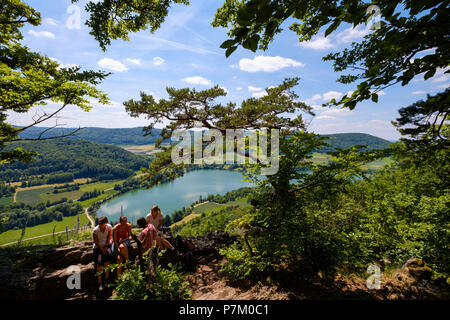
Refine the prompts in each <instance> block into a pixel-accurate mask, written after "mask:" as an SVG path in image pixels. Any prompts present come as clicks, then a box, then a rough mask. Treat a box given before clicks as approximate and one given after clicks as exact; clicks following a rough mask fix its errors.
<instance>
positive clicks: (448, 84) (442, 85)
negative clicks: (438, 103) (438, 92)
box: [436, 83, 450, 89]
mask: <svg viewBox="0 0 450 320" xmlns="http://www.w3.org/2000/svg"><path fill="white" fill-rule="evenodd" d="M449 87H450V83H444V84H440V85H438V86H436V89H447V88H449Z"/></svg>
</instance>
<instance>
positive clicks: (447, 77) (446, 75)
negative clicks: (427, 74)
mask: <svg viewBox="0 0 450 320" xmlns="http://www.w3.org/2000/svg"><path fill="white" fill-rule="evenodd" d="M449 79H450V77H449V75H448V74H444V75H442V76H439V77H437V78H434V79H433V80H432V81H431V82H445V81H447V80H449Z"/></svg>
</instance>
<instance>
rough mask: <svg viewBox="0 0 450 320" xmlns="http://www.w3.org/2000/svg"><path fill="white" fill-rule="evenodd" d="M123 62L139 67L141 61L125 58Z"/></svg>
mask: <svg viewBox="0 0 450 320" xmlns="http://www.w3.org/2000/svg"><path fill="white" fill-rule="evenodd" d="M125 61H126V62H129V63H133V64H136V65H140V64H141V59H131V58H126V59H125Z"/></svg>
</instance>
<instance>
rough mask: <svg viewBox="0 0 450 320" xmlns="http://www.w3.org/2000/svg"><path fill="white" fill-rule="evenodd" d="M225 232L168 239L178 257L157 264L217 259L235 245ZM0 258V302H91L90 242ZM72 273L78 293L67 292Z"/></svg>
mask: <svg viewBox="0 0 450 320" xmlns="http://www.w3.org/2000/svg"><path fill="white" fill-rule="evenodd" d="M234 240H235V239H234V238H233V237H230V236H229V235H228V234H227V233H226V232H223V231H215V232H211V233H209V234H208V235H206V236H199V237H185V238H179V239H178V241H175V239H173V238H171V237H170V236H169V241H171V242H172V243H173V244H174V245H175V246H176V247H178V248H177V249H179V251H180V254H178V255H176V254H173V253H170V252H167V253H166V254H165V255H163V256H162V257H160V258H159V264H161V265H167V264H169V263H176V262H182V263H183V265H184V258H185V257H186V256H187V255H188V256H191V257H193V262H194V263H195V264H197V263H206V262H209V261H212V260H214V259H216V258H217V257H220V255H219V250H220V248H223V247H224V246H227V245H230V244H231V243H232V242H234ZM0 255H3V256H0V299H67V298H70V297H73V296H75V295H77V296H84V297H88V298H93V297H94V296H95V293H96V290H97V279H96V276H95V273H96V271H95V266H94V262H93V252H92V241H81V242H78V243H76V244H74V245H70V246H64V247H59V248H49V247H46V246H36V247H34V248H33V250H32V252H30V251H20V250H17V252H15V253H14V254H6V253H5V252H1V253H0ZM137 259H138V248H137V244H136V243H135V242H134V241H132V249H131V252H130V260H131V261H135V260H137ZM71 270H72V271H73V270H76V271H77V272H79V274H80V280H81V283H80V287H81V289H80V290H78V289H69V288H68V286H67V279H68V278H69V277H70V276H71V275H72V272H71Z"/></svg>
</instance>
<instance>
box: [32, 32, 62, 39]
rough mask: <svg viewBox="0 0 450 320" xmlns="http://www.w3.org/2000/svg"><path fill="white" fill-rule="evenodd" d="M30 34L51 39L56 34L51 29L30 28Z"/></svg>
mask: <svg viewBox="0 0 450 320" xmlns="http://www.w3.org/2000/svg"><path fill="white" fill-rule="evenodd" d="M28 34H29V35H32V36H33V37H36V38H50V39H55V38H56V37H55V35H54V34H53V33H51V32H49V31H33V30H29V31H28Z"/></svg>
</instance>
